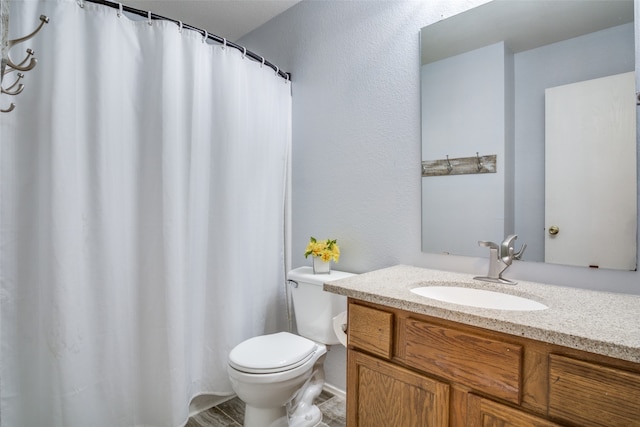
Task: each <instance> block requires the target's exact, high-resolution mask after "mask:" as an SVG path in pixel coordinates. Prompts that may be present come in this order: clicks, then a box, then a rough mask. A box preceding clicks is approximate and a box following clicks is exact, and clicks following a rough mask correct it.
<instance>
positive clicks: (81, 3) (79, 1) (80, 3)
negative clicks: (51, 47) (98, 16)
mask: <svg viewBox="0 0 640 427" xmlns="http://www.w3.org/2000/svg"><path fill="white" fill-rule="evenodd" d="M76 3H78V6H80V7H81V8H83V9H84V0H76ZM9 111H11V110H9Z"/></svg>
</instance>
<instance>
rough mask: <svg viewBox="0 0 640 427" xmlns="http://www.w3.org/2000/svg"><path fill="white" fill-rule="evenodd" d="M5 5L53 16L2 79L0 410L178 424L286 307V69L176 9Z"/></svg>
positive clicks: (46, 423) (15, 18)
mask: <svg viewBox="0 0 640 427" xmlns="http://www.w3.org/2000/svg"><path fill="white" fill-rule="evenodd" d="M10 11H11V15H10V16H11V18H10V28H9V30H10V38H16V37H20V36H22V35H24V34H27V33H29V32H30V31H31V30H32V29H33V28H34V26H35V25H36V24H37V23H38V22H39V21H38V16H39V15H40V14H45V15H48V16H49V17H50V20H51V21H50V23H49V24H48V25H47V26H45V28H44V29H43V30H42V31H41V33H40V34H39V35H38V36H37V37H36V38H35V39H34V41H33V42H29V43H25V45H24V48H23V47H21V48H20V49H14V50H13V51H12V54H13V56H14V58H15V59H18V58H19V57H21V56H22V53H20V52H23V51H24V49H26V47H33V48H34V50H35V51H36V57H37V58H38V61H39V63H38V66H37V67H36V68H35V69H34V70H33V71H31V72H29V73H28V74H27V75H26V77H25V79H24V80H25V89H24V92H23V93H22V94H21V95H20V96H18V97H14V98H15V99H10V98H9V97H7V96H4V95H3V96H2V97H0V102H1V103H2V105H0V107H2V108H6V107H7V106H8V102H11V101H14V102H15V103H16V109H15V110H14V111H13V112H12V113H8V114H1V115H0V138H1V139H0V285H1V293H0V304H1V305H0V312H1V329H0V333H1V335H0V344H1V347H0V357H1V358H0V398H1V406H0V418H1V419H0V421H1V425H2V427H88V426H91V427H101V426H103V427H118V426H127V427H128V426H178V425H182V424H184V423H185V422H186V420H187V416H188V404H189V400H190V398H192V397H193V396H195V395H197V394H201V393H213V394H219V395H228V394H231V393H232V390H231V388H230V385H229V382H228V379H227V373H226V363H227V354H228V352H229V350H230V349H231V348H232V347H233V346H234V345H236V344H237V343H239V342H240V341H242V340H243V339H246V338H247V337H249V336H253V335H256V334H261V333H264V332H271V331H275V330H277V329H278V328H279V326H280V325H282V324H284V320H283V319H282V314H281V313H279V312H278V310H276V307H278V306H281V305H282V302H283V301H282V300H283V298H284V297H283V296H282V293H283V288H284V280H285V272H284V237H283V235H284V228H285V227H284V216H285V215H284V213H285V212H284V210H285V207H284V206H285V203H284V200H285V192H286V185H285V184H286V173H287V162H288V153H289V150H290V138H291V135H290V134H291V129H290V126H291V123H290V120H291V88H290V84H289V83H286V82H285V81H284V80H283V79H282V78H280V77H276V76H275V72H274V71H273V70H272V69H270V68H268V67H266V66H265V67H261V65H260V64H259V63H256V62H253V61H251V60H249V59H248V58H243V54H242V52H240V51H237V50H235V49H231V48H226V49H223V48H222V47H221V46H219V45H211V44H207V43H204V42H203V41H202V39H203V37H202V35H201V34H198V33H196V32H193V31H188V30H183V31H182V32H179V29H178V26H177V25H175V24H173V23H171V22H166V21H165V22H159V21H154V22H153V23H152V25H149V24H148V22H147V20H146V19H143V20H141V21H135V22H134V21H132V20H131V19H129V18H127V17H126V16H124V15H123V16H121V17H118V10H117V9H112V8H109V7H105V6H100V5H96V4H92V3H84V7H80V6H79V4H78V3H76V1H75V0H46V1H35V0H33V1H31V0H26V1H11V2H10ZM9 79H10V80H11V79H12V77H11V76H10V77H9ZM5 86H6V84H5Z"/></svg>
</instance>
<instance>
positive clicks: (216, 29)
mask: <svg viewBox="0 0 640 427" xmlns="http://www.w3.org/2000/svg"><path fill="white" fill-rule="evenodd" d="M299 1H300V0H129V1H128V0H124V1H123V2H122V3H123V4H125V5H127V6H131V7H134V8H136V9H141V10H147V11H151V12H152V13H155V14H157V15H161V16H164V17H166V18H171V19H175V20H178V21H182V22H183V23H185V24H189V25H192V26H194V27H197V28H200V29H203V30H207V31H208V32H209V33H211V34H215V35H217V36H220V37H225V38H227V39H228V40H230V41H233V42H235V41H236V40H238V39H239V38H240V37H242V36H243V35H245V34H248V33H250V32H251V31H252V30H254V29H256V28H258V27H259V26H261V25H262V24H264V23H265V22H267V21H269V20H270V19H271V18H273V17H274V16H276V15H279V14H280V13H282V12H284V11H285V10H287V9H288V8H290V7H291V6H293V5H295V4H296V3H298V2H299Z"/></svg>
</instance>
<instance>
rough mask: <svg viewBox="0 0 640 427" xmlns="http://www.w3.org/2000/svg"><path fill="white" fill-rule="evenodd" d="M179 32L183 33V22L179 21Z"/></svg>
mask: <svg viewBox="0 0 640 427" xmlns="http://www.w3.org/2000/svg"><path fill="white" fill-rule="evenodd" d="M178 32H179V33H182V21H178Z"/></svg>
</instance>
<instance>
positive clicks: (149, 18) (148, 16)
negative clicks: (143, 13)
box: [147, 11, 153, 25]
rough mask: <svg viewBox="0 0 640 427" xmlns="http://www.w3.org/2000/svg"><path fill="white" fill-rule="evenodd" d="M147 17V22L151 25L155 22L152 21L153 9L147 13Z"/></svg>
mask: <svg viewBox="0 0 640 427" xmlns="http://www.w3.org/2000/svg"><path fill="white" fill-rule="evenodd" d="M147 19H148V22H147V24H149V25H153V22H152V21H151V11H149V12H148V13H147Z"/></svg>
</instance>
